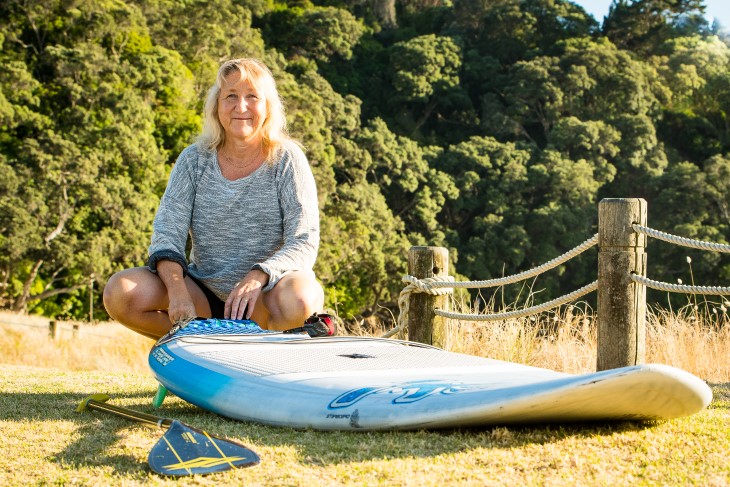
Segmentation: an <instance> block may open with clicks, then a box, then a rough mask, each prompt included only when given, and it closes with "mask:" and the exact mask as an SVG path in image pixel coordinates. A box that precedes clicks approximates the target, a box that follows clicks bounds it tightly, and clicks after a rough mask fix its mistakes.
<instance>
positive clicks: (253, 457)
mask: <svg viewBox="0 0 730 487" xmlns="http://www.w3.org/2000/svg"><path fill="white" fill-rule="evenodd" d="M108 400H109V396H107V395H106V394H95V395H93V396H90V397H87V398H86V399H84V400H83V401H81V403H80V404H79V406H78V407H77V408H76V411H78V412H82V411H85V410H87V409H92V410H94V409H95V410H97V411H103V412H105V413H111V414H114V415H116V416H120V417H122V418H126V419H130V420H133V421H138V422H140V423H144V424H146V425H148V426H156V427H158V428H167V432H165V434H164V435H163V436H162V438H160V439H159V441H158V442H157V443H156V444H155V446H153V447H152V450H151V451H150V454H149V456H148V457H147V461H148V462H149V464H150V468H151V469H152V470H153V471H154V472H157V473H159V474H162V475H172V476H183V475H194V474H209V473H214V472H222V471H224V470H229V469H231V468H244V467H251V466H253V465H258V463H259V461H260V459H259V456H258V455H257V454H256V453H254V452H253V451H252V450H249V449H248V448H246V447H245V446H243V445H241V444H238V443H236V442H233V441H230V440H225V439H223V438H219V437H217V436H212V435H209V434H208V433H206V432H205V431H202V430H199V429H196V428H193V427H191V426H188V425H186V424H185V423H181V422H180V421H177V420H174V419H167V418H158V417H157V416H152V415H151V414H145V413H140V412H138V411H133V410H131V409H127V408H123V407H119V406H113V405H111V404H106V401H108Z"/></svg>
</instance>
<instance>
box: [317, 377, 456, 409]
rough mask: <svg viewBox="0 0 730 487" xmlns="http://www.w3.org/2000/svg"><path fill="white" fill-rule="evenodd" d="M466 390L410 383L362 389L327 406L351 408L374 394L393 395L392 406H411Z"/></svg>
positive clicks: (436, 384) (442, 384) (436, 383)
mask: <svg viewBox="0 0 730 487" xmlns="http://www.w3.org/2000/svg"><path fill="white" fill-rule="evenodd" d="M464 390H466V387H464V386H462V385H458V384H452V383H447V382H409V383H406V384H400V385H391V386H384V387H361V388H359V389H353V390H352V391H348V392H345V393H344V394H341V395H340V396H338V397H337V398H336V399H335V400H334V401H332V402H330V403H329V405H328V406H327V408H328V409H340V408H346V407H350V406H352V405H353V404H355V403H356V402H358V401H360V400H362V399H363V398H365V397H368V396H371V395H373V394H380V395H382V394H392V395H393V396H394V397H393V399H392V400H391V404H411V403H414V402H418V401H420V400H422V399H425V398H427V397H431V396H435V395H437V394H438V395H450V394H456V393H459V392H462V391H464Z"/></svg>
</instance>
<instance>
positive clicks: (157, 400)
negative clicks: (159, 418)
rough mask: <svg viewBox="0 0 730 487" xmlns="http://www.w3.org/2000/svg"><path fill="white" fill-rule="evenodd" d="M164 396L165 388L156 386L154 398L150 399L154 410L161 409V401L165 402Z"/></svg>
mask: <svg viewBox="0 0 730 487" xmlns="http://www.w3.org/2000/svg"><path fill="white" fill-rule="evenodd" d="M166 395H167V387H165V386H163V385H162V384H158V385H157V392H156V393H155V397H153V398H152V407H153V408H155V409H160V408H161V407H162V401H164V400H165V396H166Z"/></svg>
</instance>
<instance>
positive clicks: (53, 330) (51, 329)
mask: <svg viewBox="0 0 730 487" xmlns="http://www.w3.org/2000/svg"><path fill="white" fill-rule="evenodd" d="M57 336H58V323H56V321H54V320H51V321H50V322H49V323H48V337H49V338H50V339H51V340H55V339H56V337H57Z"/></svg>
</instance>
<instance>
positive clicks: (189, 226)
mask: <svg viewBox="0 0 730 487" xmlns="http://www.w3.org/2000/svg"><path fill="white" fill-rule="evenodd" d="M188 235H190V238H191V242H192V247H191V251H190V258H189V266H188V268H187V272H188V273H190V275H192V276H193V277H195V278H196V279H198V280H200V281H201V282H202V283H203V284H205V285H206V286H207V287H208V288H209V289H211V290H212V291H213V292H214V293H215V294H216V295H217V296H218V297H219V298H220V299H222V300H224V301H225V299H226V298H227V297H228V294H229V293H230V292H231V290H232V289H233V288H234V287H235V286H236V284H238V282H239V281H240V280H241V279H243V277H244V276H245V275H246V274H247V273H248V272H249V271H250V270H251V268H252V267H253V266H255V265H257V266H260V268H261V269H262V270H263V271H264V272H266V273H267V274H268V275H269V283H268V284H267V285H266V287H265V288H264V291H268V290H270V289H272V288H273V287H274V286H275V285H276V283H277V282H278V281H279V280H280V279H281V277H282V275H283V274H284V273H285V272H287V271H293V270H303V269H311V268H312V266H313V265H314V261H315V259H316V257H317V249H318V247H319V209H318V205H317V189H316V187H315V183H314V177H313V176H312V171H311V169H310V167H309V163H308V162H307V159H306V156H305V155H304V153H303V152H302V150H301V149H300V148H299V147H298V146H297V145H296V144H294V143H287V144H285V145H284V147H283V150H282V151H281V153H280V155H279V156H278V158H277V160H276V161H275V162H274V163H273V164H272V163H266V162H265V163H264V164H263V165H262V166H261V167H260V168H258V169H257V170H256V171H254V172H253V173H252V174H251V175H249V176H246V177H245V178H241V179H238V180H236V181H230V180H228V179H226V178H225V177H223V174H222V173H221V170H220V167H219V166H218V161H217V153H216V152H215V151H211V150H207V149H205V148H203V147H201V146H200V145H199V144H193V145H191V146H189V147H187V148H186V149H185V150H183V151H182V152H181V153H180V156H179V157H178V159H177V162H176V164H175V166H174V167H173V169H172V173H171V174H170V180H169V181H168V183H167V189H166V190H165V194H164V195H163V196H162V200H161V201H160V206H159V208H158V210H157V215H156V216H155V220H154V231H153V234H152V243H151V245H150V247H149V254H150V268H151V269H152V270H155V268H156V261H157V260H161V259H164V258H168V257H167V256H170V255H172V256H173V258H172V259H171V260H178V261H180V259H183V261H182V262H181V263H184V258H185V257H184V256H185V248H186V242H187V238H188ZM175 256H177V257H178V258H175Z"/></svg>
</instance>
